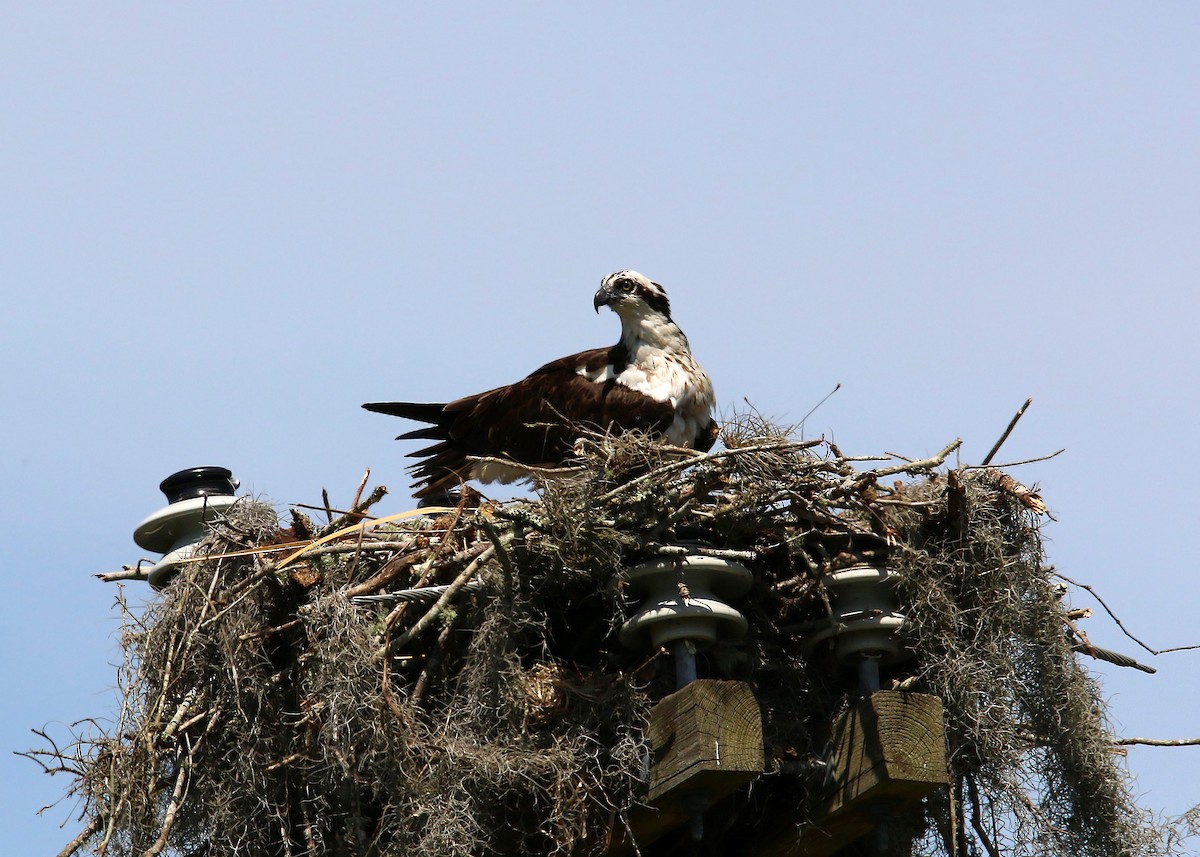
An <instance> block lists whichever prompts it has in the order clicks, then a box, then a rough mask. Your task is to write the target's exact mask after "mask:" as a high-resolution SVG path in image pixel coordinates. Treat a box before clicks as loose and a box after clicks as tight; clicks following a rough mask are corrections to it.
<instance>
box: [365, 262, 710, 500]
mask: <svg viewBox="0 0 1200 857" xmlns="http://www.w3.org/2000/svg"><path fill="white" fill-rule="evenodd" d="M592 304H593V306H594V307H595V309H596V312H600V307H602V306H606V307H608V308H609V309H611V310H612V311H613V312H615V313H616V314H617V316H618V317H619V318H620V319H621V338H620V340H619V341H618V342H617V344H616V345H614V346H612V347H611V348H594V349H591V350H589V351H581V352H579V353H578V354H572V355H571V356H569V357H563V358H560V359H558V360H555V361H553V362H551V363H547V364H546V365H545V366H543V367H542V368H540V369H538V370H536V371H535V372H533V373H532V374H530V375H529V376H528V377H526V378H523V379H522V380H520V381H517V382H516V383H514V384H509V385H507V386H504V387H497V388H495V389H494V390H488V391H486V392H483V393H477V394H475V395H473V396H466V397H464V398H461V399H456V400H455V401H453V402H446V403H422V402H369V403H367V404H365V405H363V407H364V408H366V409H367V410H368V411H375V412H377V413H381V414H390V415H392V416H396V417H404V418H405V419H410V420H416V421H418V422H423V423H429V424H430V425H429V427H428V428H421V429H417V430H415V431H410V432H406V433H405V434H402V435H400V436H399V437H397V438H396V439H397V440H419V439H426V440H433V441H436V443H434V444H433V445H432V446H429V447H426V448H424V449H421V450H418V451H417V452H413V453H409V456H408V457H410V458H420V459H423V460H422V461H421V462H420V463H418V464H415V465H413V466H412V468H411V470H412V472H413V474H414V475H415V476H416V477H417V481H416V482H415V483H413V487H414V488H415V489H417V490H416V491H414V492H413V493H414V496H416V497H418V498H425V497H428V496H430V495H434V494H438V493H441V492H444V491H446V490H448V489H450V488H453V487H456V486H457V485H459V484H460V483H462V482H465V481H466V480H468V479H475V480H478V481H480V482H502V483H508V482H512V481H514V480H517V479H522V478H525V477H527V476H528V475H529V466H534V467H554V466H557V465H560V464H562V462H563V461H565V460H567V459H569V458H570V457H571V456H572V451H573V448H574V445H575V441H576V440H577V438H578V434H579V432H578V427H579V426H589V427H591V428H593V429H597V430H601V431H613V432H621V431H626V430H629V429H642V430H644V431H648V432H651V433H653V434H656V435H659V436H661V437H662V439H663V440H665V441H666V442H667V443H671V444H674V445H676V446H687V447H694V448H696V449H699V450H702V451H707V450H709V449H711V448H712V445H713V443H714V442H715V441H716V436H717V423H716V421H715V420H714V419H713V418H712V410H713V406H714V404H715V399H714V397H713V388H712V382H711V381H710V380H709V379H708V375H707V374H705V372H704V370H703V369H701V368H700V364H699V363H697V362H696V359H695V358H694V357H692V352H691V350H690V349H689V348H688V340H687V337H686V336H684V334H683V331H682V330H680V329H679V326H678V325H677V324H675V322H673V321H672V320H671V305H670V303H669V302H668V301H667V293H666V292H665V291H664V290H663V287H662V286H660V285H659V284H658V283H655V282H651V281H650V280H649V279H647V278H646V277H644V276H642V275H641V274H639V273H638V272H637V271H618V272H617V273H615V274H609V275H608V276H607V277H605V278H604V279H603V280H601V281H600V289H599V291H597V292H596V296H595V298H594V300H593V301H592ZM480 459H486V460H480ZM495 459H504V461H503V462H500V461H496V460H495ZM506 462H511V463H506ZM521 465H526V466H525V467H522V466H521Z"/></svg>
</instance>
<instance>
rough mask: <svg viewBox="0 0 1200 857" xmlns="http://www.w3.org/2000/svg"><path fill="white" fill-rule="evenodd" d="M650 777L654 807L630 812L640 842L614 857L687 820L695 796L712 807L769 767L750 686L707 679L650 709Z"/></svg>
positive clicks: (617, 849)
mask: <svg viewBox="0 0 1200 857" xmlns="http://www.w3.org/2000/svg"><path fill="white" fill-rule="evenodd" d="M647 738H648V739H649V741H650V753H651V764H650V779H649V786H648V789H647V793H646V804H645V805H643V806H639V807H637V808H636V809H635V810H634V811H633V812H632V813H630V826H631V828H632V831H631V833H632V841H630V837H629V836H626V837H624V839H623V840H622V841H620V842H617V843H614V845H613V847H612V848H611V849H610V850H609V851H608V854H610V855H614V857H615V855H619V854H630V853H633V850H634V849H633V842H636V843H637V845H638V847H639V848H641V847H645V846H646V845H648V844H649V843H650V842H653V841H654V840H655V839H658V838H659V837H661V836H662V835H664V834H665V833H667V832H669V831H670V830H672V829H675V828H678V827H681V826H683V825H685V824H687V822H688V820H689V817H690V812H689V810H690V809H694V806H692V803H693V800H694V799H696V798H697V797H698V802H699V803H700V804H706V805H709V806H711V805H712V804H713V803H715V802H716V801H718V800H720V799H721V798H722V797H724V796H726V795H728V794H729V793H731V792H733V791H734V790H736V789H737V788H738V787H740V786H743V785H745V784H746V783H748V782H749V781H750V780H752V779H754V777H756V776H757V775H758V774H761V773H762V771H763V738H762V717H761V715H760V713H759V709H758V701H757V700H756V699H755V697H754V692H753V691H752V690H751V689H750V685H748V684H746V683H745V682H741V681H717V680H712V679H699V680H697V681H693V682H691V683H690V684H688V685H687V686H686V687H684V688H682V689H681V690H678V691H676V692H675V693H672V694H671V695H670V696H666V697H664V698H663V699H662V700H660V701H659V702H658V704H657V705H655V706H654V708H653V709H651V711H650V728H649V730H648V734H647Z"/></svg>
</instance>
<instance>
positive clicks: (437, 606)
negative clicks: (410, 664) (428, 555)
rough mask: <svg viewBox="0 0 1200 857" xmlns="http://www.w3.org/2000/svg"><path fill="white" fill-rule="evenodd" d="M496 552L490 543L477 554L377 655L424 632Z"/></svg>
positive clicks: (382, 655) (507, 536)
mask: <svg viewBox="0 0 1200 857" xmlns="http://www.w3.org/2000/svg"><path fill="white" fill-rule="evenodd" d="M501 541H504V542H505V543H507V542H509V541H512V533H505V534H504V535H503V536H501ZM495 552H496V546H495V545H489V546H488V548H487V550H485V551H484V552H483V553H481V554H480V555H479V556H477V557H476V558H475V559H474V560H473V561H472V562H471V564H470V565H468V566H467V567H466V568H464V569H463V570H462V572H461V573H460V574H459V575H458V577H456V578H454V582H453V583H451V584H450V587H449V588H448V589H447V590H446V591H445V592H443V593H442V597H441V598H439V599H438V600H437V601H436V602H435V603H434V605H433V606H432V607H430V608H429V610H427V611H426V612H425V615H424V616H422V617H421V618H420V619H418V620H417V621H416V624H414V625H413V626H412V627H411V628H409V629H408V630H407V631H405V632H404V633H403V634H401V635H400V636H399V637H396V638H395V639H394V640H392V641H391V644H390V645H385V646H383V647H382V648H381V649H380V650H379V651H378V652H376V653H375V657H376V658H385V657H387V656H388V655H389V654H390V653H391V652H394V651H396V650H397V649H402V648H404V646H406V645H407V644H408V643H409V641H410V640H412V639H413V638H414V637H416V636H418V635H419V634H421V633H422V632H424V630H425V629H426V628H428V627H429V626H430V625H431V624H433V621H434V620H435V619H437V617H438V615H439V614H440V613H441V612H442V610H443V609H444V608H445V606H446V605H447V604H449V603H450V600H451V599H452V598H454V596H455V595H457V594H458V591H459V590H460V589H462V588H463V587H464V586H465V585H466V584H467V581H469V580H470V579H471V578H472V577H474V576H475V573H476V572H477V571H479V567H480V566H481V565H483V564H484V563H485V562H487V561H488V560H489V559H491V558H492V555H493V554H495Z"/></svg>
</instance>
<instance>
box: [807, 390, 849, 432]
mask: <svg viewBox="0 0 1200 857" xmlns="http://www.w3.org/2000/svg"><path fill="white" fill-rule="evenodd" d="M840 389H842V383H841V381H839V382H838V384H837V386H836V387H834V388H833V389H832V390H830V391H829V392H828V393H826V394H825V397H824V398H823V399H821V401H819V402H817V403H816V404H815V405H813V406H812V408H811V409H809V412H808V413H807V414H805V415H804V416H803V417H801V418H800V434H801V435H803V434H804V424H805V423H806V422H808V418H809V417H811V416H812V415H813V414H815V413H816V412H817V409H818V408H820V407H821V405H823V404H825V403H826V402H828V401H829V399H830V398H831V397H832V396H833V394H834V393H836V392H837V391H838V390H840Z"/></svg>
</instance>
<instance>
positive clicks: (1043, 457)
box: [963, 446, 1067, 470]
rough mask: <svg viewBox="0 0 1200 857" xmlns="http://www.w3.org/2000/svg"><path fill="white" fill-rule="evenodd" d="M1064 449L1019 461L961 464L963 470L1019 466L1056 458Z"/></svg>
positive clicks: (1065, 449)
mask: <svg viewBox="0 0 1200 857" xmlns="http://www.w3.org/2000/svg"><path fill="white" fill-rule="evenodd" d="M1066 451H1067V448H1066V447H1065V446H1064V447H1063V448H1062V449H1057V450H1055V451H1054V452H1052V453H1050V454H1049V455H1039V456H1038V457H1037V458H1024V459H1021V460H1020V461H1006V462H1004V463H1003V464H995V465H988V464H967V465H964V466H963V470H981V469H983V468H984V467H996V468H999V469H1003V468H1005V467H1020V466H1021V465H1022V464H1036V463H1037V462H1039V461H1049V460H1050V459H1051V458H1056V457H1058V456H1060V455H1062V454H1063V453H1064V452H1066Z"/></svg>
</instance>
